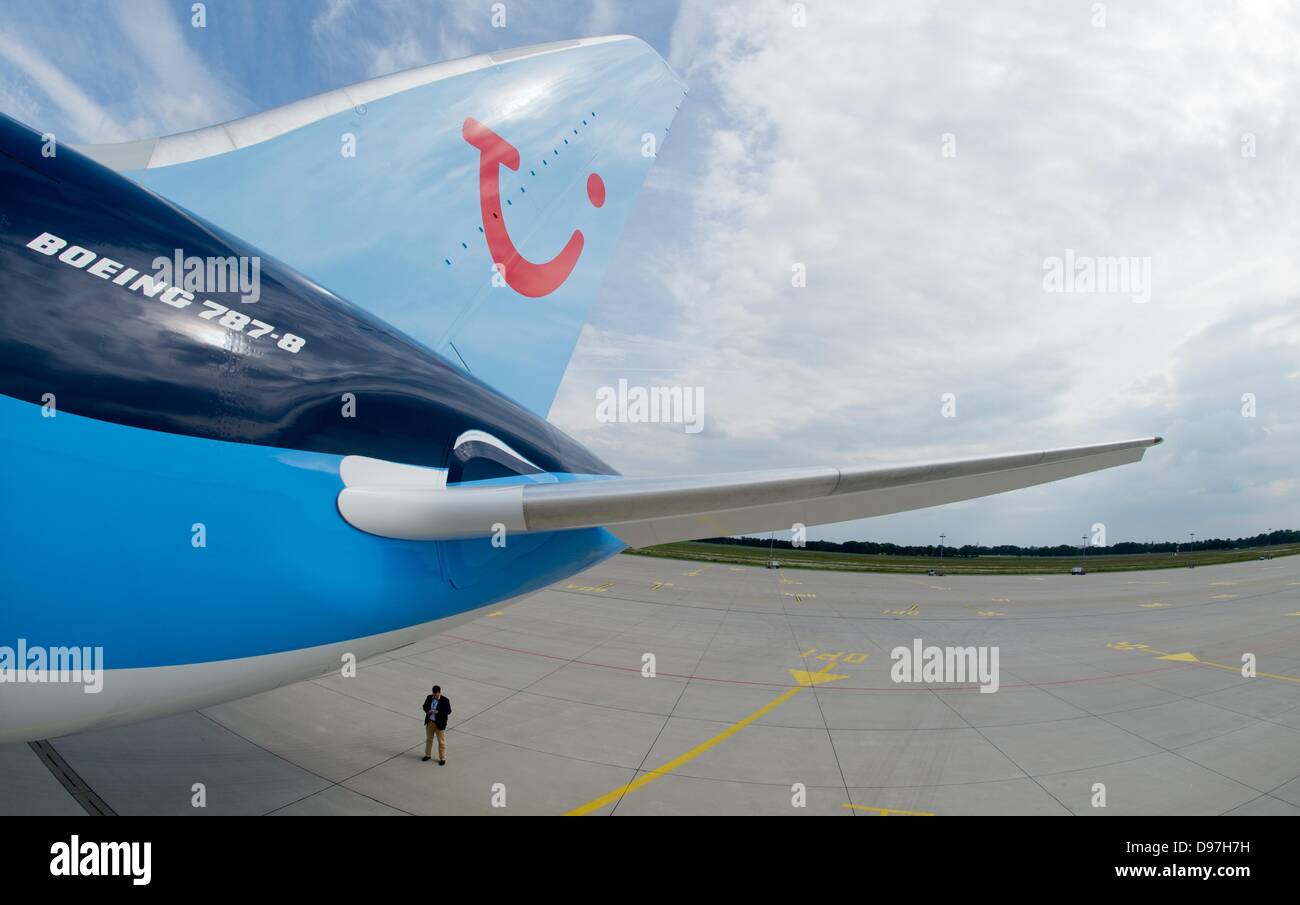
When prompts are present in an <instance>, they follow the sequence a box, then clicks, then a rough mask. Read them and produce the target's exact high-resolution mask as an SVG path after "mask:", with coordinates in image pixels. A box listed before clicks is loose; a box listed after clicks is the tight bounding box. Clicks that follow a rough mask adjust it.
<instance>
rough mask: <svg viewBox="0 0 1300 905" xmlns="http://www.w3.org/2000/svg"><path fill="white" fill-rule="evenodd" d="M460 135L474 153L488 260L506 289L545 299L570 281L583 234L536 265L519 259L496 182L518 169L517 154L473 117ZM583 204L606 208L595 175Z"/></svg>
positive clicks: (576, 233) (575, 235)
mask: <svg viewBox="0 0 1300 905" xmlns="http://www.w3.org/2000/svg"><path fill="white" fill-rule="evenodd" d="M461 134H462V135H464V136H465V140H466V141H467V142H469V143H470V144H472V145H473V146H474V147H476V148H478V150H479V165H478V200H479V207H480V208H481V209H482V211H483V233H484V234H485V235H486V236H487V244H488V251H490V252H491V253H492V260H493V261H495V262H496V263H497V264H498V265H499V266H500V267H501V270H502V275H503V276H504V277H505V280H506V285H508V286H509V287H510V288H511V289H513V290H515V292H518V293H519V294H520V295H526V296H528V297H529V298H534V299H535V298H541V297H542V296H544V295H550V294H551V293H552V292H554V291H555V290H556V289H559V288H560V285H561V284H562V283H563V282H564V281H565V280H567V279H568V278H569V274H570V273H572V272H573V268H574V266H575V265H576V264H577V263H578V256H579V255H581V254H582V244H583V238H582V231H581V230H577V229H575V230H574V231H573V234H572V235H571V236H569V241H568V242H566V243H564V247H563V248H562V249H560V253H559V254H557V255H556V256H555V257H553V258H551V259H550V260H549V261H545V262H543V263H541V264H535V263H533V262H532V261H529V260H528V259H527V258H525V257H524V256H523V255H522V254H520V253H519V250H518V249H517V248H515V243H514V242H513V241H511V239H510V231H509V230H507V229H506V223H505V220H504V219H503V217H504V214H503V213H502V210H501V180H500V172H501V171H500V167H503V166H504V167H509V168H510V169H512V170H517V169H519V151H517V150H516V149H515V146H514V145H512V144H511V143H510V142H508V141H506V140H505V139H504V138H502V137H501V136H500V135H497V134H496V133H495V132H493V131H492V130H491V129H489V128H488V127H487V126H485V125H483V124H482V123H481V122H479V121H478V120H476V119H474V117H472V116H471V117H467V118H466V119H465V123H464V125H463V126H461ZM587 199H588V200H589V201H590V202H591V203H592V205H593V206H594V207H601V206H602V205H603V204H604V203H605V183H604V181H603V180H602V179H601V178H600V176H598V175H597V174H595V173H592V174H591V175H590V176H588V177H587Z"/></svg>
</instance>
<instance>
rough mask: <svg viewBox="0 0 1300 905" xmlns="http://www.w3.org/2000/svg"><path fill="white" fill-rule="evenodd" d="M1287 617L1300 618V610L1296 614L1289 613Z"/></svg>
mask: <svg viewBox="0 0 1300 905" xmlns="http://www.w3.org/2000/svg"><path fill="white" fill-rule="evenodd" d="M1287 615H1288V616H1300V610H1296V611H1295V612H1294V613H1287Z"/></svg>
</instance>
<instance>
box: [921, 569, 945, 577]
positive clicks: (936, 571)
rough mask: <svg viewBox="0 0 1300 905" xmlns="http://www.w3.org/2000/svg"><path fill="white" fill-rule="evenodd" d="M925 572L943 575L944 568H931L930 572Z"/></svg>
mask: <svg viewBox="0 0 1300 905" xmlns="http://www.w3.org/2000/svg"><path fill="white" fill-rule="evenodd" d="M925 574H926V575H935V576H942V575H943V570H942V569H931V570H930V571H929V572H926V573H925Z"/></svg>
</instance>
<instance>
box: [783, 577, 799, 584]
mask: <svg viewBox="0 0 1300 905" xmlns="http://www.w3.org/2000/svg"><path fill="white" fill-rule="evenodd" d="M781 584H803V582H802V581H795V580H794V579H793V578H782V579H781Z"/></svg>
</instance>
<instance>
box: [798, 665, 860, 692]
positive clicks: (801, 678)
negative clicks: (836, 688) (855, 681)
mask: <svg viewBox="0 0 1300 905" xmlns="http://www.w3.org/2000/svg"><path fill="white" fill-rule="evenodd" d="M829 666H830V664H829V663H828V664H826V666H823V667H822V668H823V669H826V668H828V667H829ZM790 675H792V676H794V680H795V681H796V682H798V683H799V684H800V685H802V686H803V687H804V688H811V687H812V686H814V685H825V684H826V683H827V682H834V681H836V680H838V679H847V678H848V676H842V675H838V674H836V673H833V672H808V671H807V670H805V669H792V670H790Z"/></svg>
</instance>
